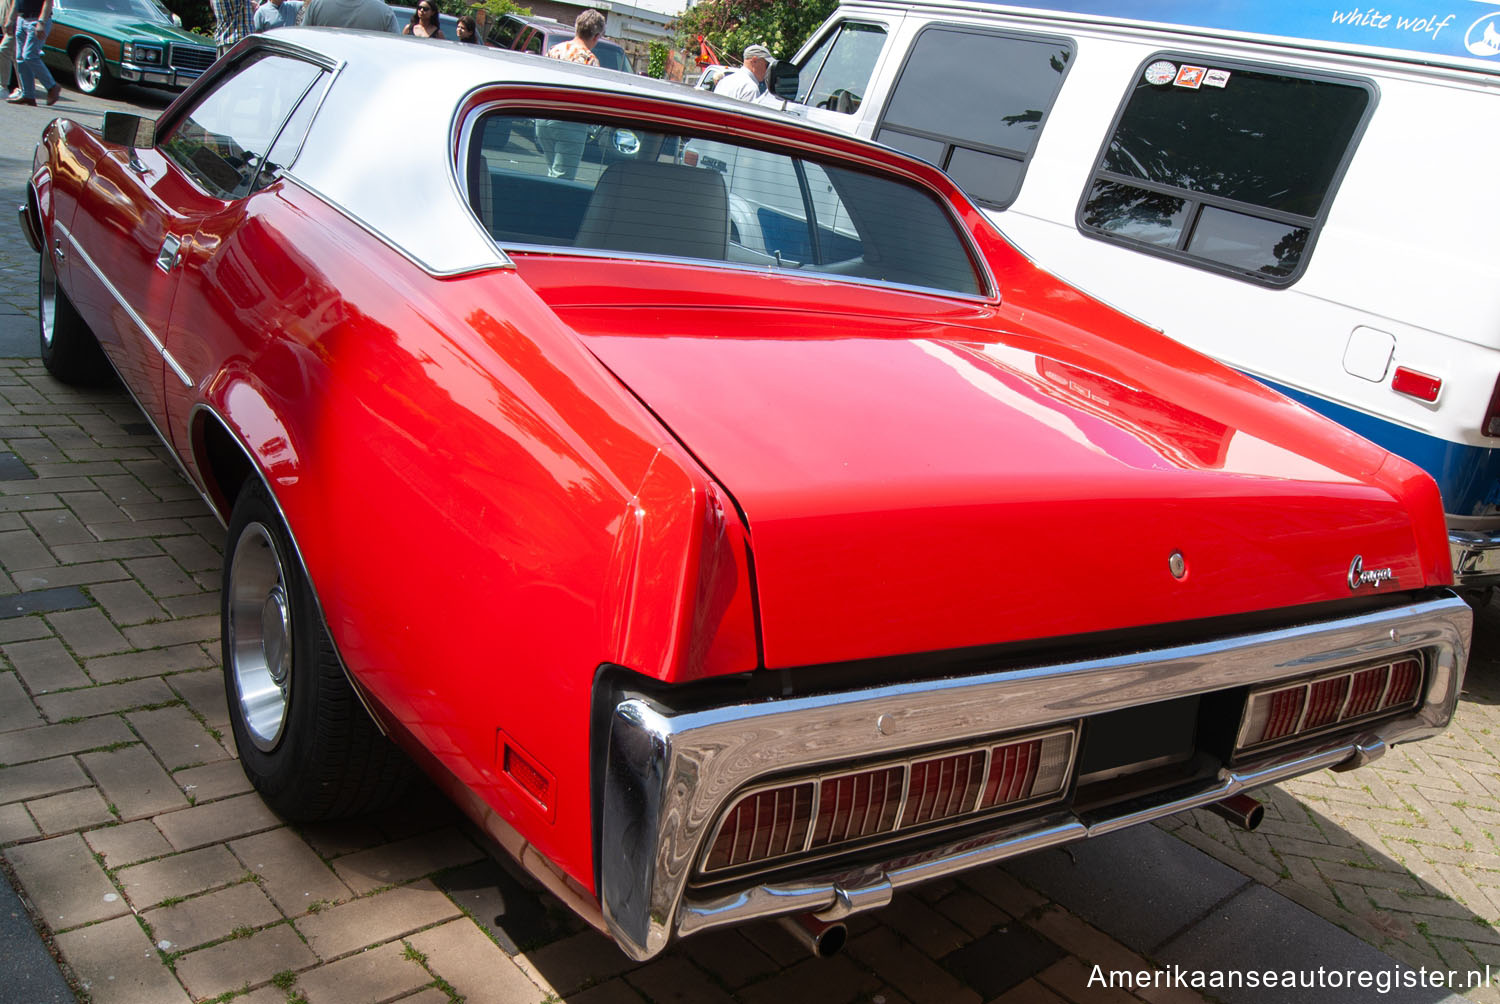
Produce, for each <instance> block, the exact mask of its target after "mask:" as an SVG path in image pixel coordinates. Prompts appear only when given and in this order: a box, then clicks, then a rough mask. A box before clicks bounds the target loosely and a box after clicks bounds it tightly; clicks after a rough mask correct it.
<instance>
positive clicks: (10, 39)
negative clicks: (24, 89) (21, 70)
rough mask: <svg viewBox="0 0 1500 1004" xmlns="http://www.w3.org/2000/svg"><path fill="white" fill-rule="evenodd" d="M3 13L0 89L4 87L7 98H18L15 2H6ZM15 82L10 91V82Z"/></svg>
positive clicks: (1, 21) (0, 18)
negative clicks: (3, 31) (3, 33)
mask: <svg viewBox="0 0 1500 1004" xmlns="http://www.w3.org/2000/svg"><path fill="white" fill-rule="evenodd" d="M4 6H5V9H4V11H3V13H0V23H3V24H4V29H5V37H4V38H3V39H0V87H4V88H5V91H6V96H7V97H19V96H20V94H21V89H20V88H21V82H20V81H19V80H15V76H16V4H15V0H8V2H7V3H6V4H5V5H4ZM13 80H14V81H15V85H16V86H15V89H14V90H12V88H11V82H12V81H13Z"/></svg>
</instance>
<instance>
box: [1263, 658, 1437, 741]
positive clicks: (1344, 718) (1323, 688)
mask: <svg viewBox="0 0 1500 1004" xmlns="http://www.w3.org/2000/svg"><path fill="white" fill-rule="evenodd" d="M1421 684H1422V664H1421V662H1420V661H1419V660H1417V659H1414V658H1412V659H1402V660H1400V661H1398V662H1393V663H1387V664H1385V665H1380V666H1369V667H1364V668H1361V669H1357V670H1346V671H1344V672H1340V673H1334V674H1330V675H1328V676H1323V677H1320V678H1318V679H1315V680H1303V681H1299V682H1297V683H1292V684H1287V685H1284V686H1279V687H1270V688H1267V689H1265V690H1260V691H1256V692H1254V693H1252V694H1251V695H1250V699H1249V702H1248V704H1247V706H1246V708H1245V716H1244V719H1243V723H1242V724H1241V726H1240V738H1239V743H1238V746H1237V748H1238V749H1246V748H1253V747H1256V746H1260V745H1262V744H1264V743H1270V742H1275V741H1276V740H1278V739H1287V738H1292V737H1295V736H1301V735H1305V734H1310V733H1314V732H1318V731H1321V730H1323V729H1325V728H1328V727H1330V726H1334V725H1340V724H1343V723H1345V722H1352V721H1355V720H1357V719H1360V718H1364V717H1366V716H1368V715H1372V714H1375V713H1377V712H1383V711H1396V710H1399V709H1401V708H1406V707H1411V706H1413V705H1415V704H1416V701H1417V698H1418V696H1419V695H1420V693H1421Z"/></svg>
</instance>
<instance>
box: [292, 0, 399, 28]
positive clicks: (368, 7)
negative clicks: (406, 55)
mask: <svg viewBox="0 0 1500 1004" xmlns="http://www.w3.org/2000/svg"><path fill="white" fill-rule="evenodd" d="M297 23H298V24H300V25H301V26H302V27H304V28H359V29H361V30H363V31H388V32H390V33H391V34H392V35H399V34H401V22H400V21H398V20H397V19H396V12H395V11H393V10H391V9H390V8H389V7H387V6H386V5H385V4H384V3H382V2H381V0H307V3H306V5H305V6H303V8H302V18H301V20H299V21H298V22H297Z"/></svg>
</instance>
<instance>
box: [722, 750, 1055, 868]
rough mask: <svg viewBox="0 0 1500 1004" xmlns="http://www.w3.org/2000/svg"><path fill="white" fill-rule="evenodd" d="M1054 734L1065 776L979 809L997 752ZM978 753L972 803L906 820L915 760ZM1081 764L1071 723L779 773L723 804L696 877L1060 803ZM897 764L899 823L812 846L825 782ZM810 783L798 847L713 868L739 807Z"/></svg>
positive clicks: (772, 864)
mask: <svg viewBox="0 0 1500 1004" xmlns="http://www.w3.org/2000/svg"><path fill="white" fill-rule="evenodd" d="M1055 736H1065V737H1067V740H1068V753H1067V763H1066V764H1065V765H1064V768H1063V771H1062V777H1061V780H1060V781H1059V783H1058V785H1057V786H1056V788H1055V789H1052V790H1050V791H1047V792H1040V793H1038V792H1032V793H1031V794H1030V795H1027V796H1026V797H1024V798H1021V799H1018V800H1017V801H1014V802H1001V803H998V804H996V805H993V806H990V807H989V808H980V806H979V803H980V802H981V801H982V800H983V798H984V792H985V789H986V787H987V786H988V785H989V781H990V777H991V773H992V772H993V771H994V769H995V751H996V750H1001V749H1006V748H1008V747H1013V746H1020V745H1022V744H1024V743H1032V742H1035V743H1045V742H1046V741H1047V740H1048V739H1051V738H1053V737H1055ZM974 753H982V754H983V755H984V767H983V770H982V771H981V772H980V776H979V782H978V783H977V784H976V785H975V786H974V793H973V796H972V798H971V797H969V796H967V795H966V796H965V800H966V802H968V804H967V805H964V806H963V807H961V808H960V809H959V811H958V812H957V813H955V814H953V815H949V816H943V817H941V818H937V819H926V820H922V821H920V822H913V823H910V824H907V823H906V822H905V820H906V809H907V802H908V799H909V798H910V797H911V784H912V768H913V767H914V766H915V765H917V764H920V763H925V762H927V761H930V760H941V759H948V758H954V757H961V756H965V755H971V754H974ZM1039 755H1040V751H1039ZM1077 763H1078V725H1077V723H1076V722H1073V723H1069V724H1067V725H1065V726H1061V727H1057V728H1048V729H1040V730H1034V731H1030V732H1022V733H1012V734H1010V735H1001V736H995V737H993V738H991V739H987V740H985V741H984V742H974V743H965V744H964V745H962V746H953V747H944V748H938V749H930V748H929V749H924V750H916V751H911V752H910V753H909V754H908V755H906V756H901V757H896V758H891V759H885V760H881V761H878V762H876V763H871V764H862V765H860V766H859V767H856V768H852V769H847V770H835V771H825V772H822V773H819V774H813V775H805V774H794V775H787V776H781V777H778V778H775V779H773V780H770V781H766V782H765V783H762V784H756V785H753V786H752V787H749V788H746V789H745V790H743V791H742V792H740V793H739V794H737V795H735V796H733V797H732V798H731V799H730V800H729V801H727V802H726V803H725V808H724V809H723V810H722V811H721V812H720V814H719V818H718V821H717V822H716V823H714V825H713V828H712V830H711V831H710V833H709V836H708V839H706V840H704V841H703V844H702V847H701V850H700V853H699V860H698V863H697V866H696V869H695V870H696V872H697V874H698V875H700V876H703V877H704V879H705V880H708V881H715V882H717V881H722V880H726V879H730V878H743V877H745V876H748V875H754V874H756V873H758V872H762V871H766V870H768V869H771V868H780V867H784V866H785V865H786V864H787V863H788V862H790V861H793V860H796V859H798V858H802V857H812V858H817V857H826V856H831V855H835V854H842V853H845V852H847V851H849V850H853V849H855V848H860V847H870V846H877V845H880V844H885V843H890V842H892V841H896V840H904V839H906V838H907V837H910V836H912V835H915V834H920V833H930V832H932V831H934V830H939V829H944V828H946V827H953V826H964V825H967V824H969V823H971V822H973V821H975V820H978V819H988V818H991V817H995V816H1002V815H1005V814H1008V813H1012V812H1021V811H1025V810H1028V809H1034V808H1036V807H1037V806H1040V805H1046V804H1047V803H1048V802H1055V801H1058V800H1060V799H1062V798H1063V797H1064V796H1065V795H1066V794H1067V791H1068V786H1069V783H1070V782H1071V781H1072V778H1073V769H1074V767H1076V766H1077ZM894 768H900V769H901V772H902V773H901V798H900V800H899V802H898V804H897V806H896V814H895V821H894V822H893V823H892V824H891V826H890V827H889V828H888V829H883V830H877V831H875V832H873V833H869V834H865V835H863V836H858V837H853V838H846V839H844V840H840V841H836V842H830V843H827V844H824V845H822V846H819V847H814V846H813V838H814V835H815V834H816V832H817V829H818V815H819V806H820V805H821V804H822V797H823V786H824V785H825V784H830V783H834V782H837V781H840V780H842V779H844V778H849V777H859V776H862V775H865V774H875V773H879V772H881V771H888V770H891V769H894ZM808 783H811V784H812V786H813V790H812V803H811V808H810V810H809V815H808V823H807V833H806V835H805V836H804V838H803V841H802V846H801V847H800V848H799V849H797V850H795V851H786V852H783V853H781V854H777V855H768V856H766V857H763V858H760V859H759V860H757V861H747V862H742V863H740V864H733V863H731V864H728V865H724V866H721V867H718V868H710V867H709V859H710V857H711V856H712V855H713V852H714V849H715V848H716V847H717V846H718V843H719V838H720V837H721V836H723V834H724V827H726V826H728V825H729V821H730V820H731V819H732V818H733V817H734V815H735V813H736V812H737V811H738V810H739V807H740V806H741V805H743V804H744V803H745V802H746V801H747V800H749V799H752V798H755V797H757V796H758V795H761V794H763V793H765V792H767V791H776V790H779V789H783V788H797V787H800V786H801V785H805V784H808Z"/></svg>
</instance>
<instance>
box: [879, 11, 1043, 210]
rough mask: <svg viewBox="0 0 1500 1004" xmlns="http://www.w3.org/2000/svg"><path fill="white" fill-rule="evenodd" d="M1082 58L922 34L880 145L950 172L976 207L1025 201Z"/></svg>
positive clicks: (953, 33)
mask: <svg viewBox="0 0 1500 1004" xmlns="http://www.w3.org/2000/svg"><path fill="white" fill-rule="evenodd" d="M1072 58H1073V45H1072V43H1071V42H1070V41H1068V40H1067V39H1065V38H1051V37H1042V36H1036V35H1012V34H1004V33H998V32H987V31H980V30H978V29H975V28H966V27H959V26H957V25H941V26H936V27H930V28H925V29H923V31H922V33H921V34H920V35H919V36H917V41H916V44H914V45H913V46H912V48H911V54H910V55H909V56H908V57H907V59H906V65H905V66H903V67H902V68H901V74H900V76H898V77H897V78H896V86H895V88H894V90H893V91H892V94H891V100H890V102H889V103H888V104H887V105H886V107H885V114H884V115H883V116H882V117H881V120H880V125H879V126H878V128H877V129H876V132H875V138H876V139H877V140H879V141H880V142H881V143H884V144H886V145H887V146H894V147H896V148H897V149H899V150H905V151H906V152H907V153H909V154H911V155H912V156H914V157H920V158H922V159H923V160H925V161H927V162H928V163H931V164H934V165H936V166H937V167H940V168H942V169H943V170H945V171H947V172H948V174H949V176H950V177H952V178H953V180H954V181H956V182H957V183H958V185H959V187H960V188H962V189H963V190H964V192H965V193H966V194H967V195H968V196H969V197H970V198H971V199H974V200H975V201H976V202H980V203H982V204H984V205H986V206H990V207H993V208H996V209H1004V208H1005V207H1006V206H1008V205H1010V204H1011V203H1012V202H1014V201H1015V200H1016V195H1017V194H1018V193H1019V192H1020V190H1021V181H1022V179H1023V178H1024V177H1025V175H1026V164H1027V162H1028V161H1029V160H1030V159H1031V154H1032V151H1033V150H1035V149H1036V144H1037V140H1038V139H1039V138H1040V137H1041V134H1042V128H1043V127H1044V126H1045V125H1046V119H1047V114H1048V112H1050V111H1051V110H1052V103H1053V102H1054V101H1055V100H1056V99H1057V92H1058V91H1059V90H1060V89H1061V88H1062V84H1063V77H1064V76H1065V75H1066V74H1067V70H1068V64H1069V63H1070V62H1071V61H1072Z"/></svg>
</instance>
